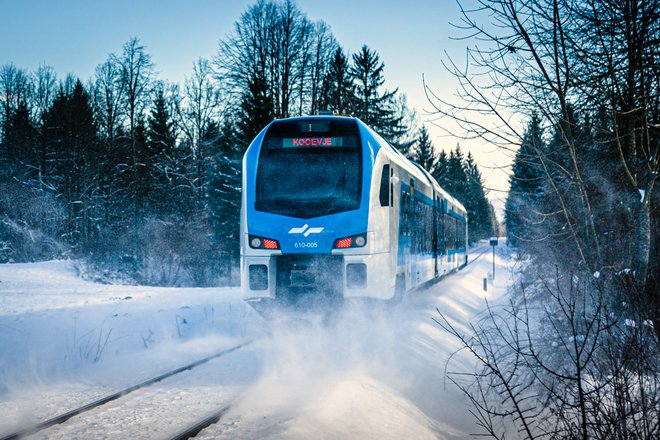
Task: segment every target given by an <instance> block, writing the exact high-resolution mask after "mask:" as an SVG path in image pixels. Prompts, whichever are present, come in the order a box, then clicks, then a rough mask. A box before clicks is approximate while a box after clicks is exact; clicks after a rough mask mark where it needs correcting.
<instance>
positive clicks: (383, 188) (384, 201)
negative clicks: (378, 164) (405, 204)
mask: <svg viewBox="0 0 660 440" xmlns="http://www.w3.org/2000/svg"><path fill="white" fill-rule="evenodd" d="M380 206H391V204H390V165H389V164H385V165H383V173H382V174H381V175H380Z"/></svg>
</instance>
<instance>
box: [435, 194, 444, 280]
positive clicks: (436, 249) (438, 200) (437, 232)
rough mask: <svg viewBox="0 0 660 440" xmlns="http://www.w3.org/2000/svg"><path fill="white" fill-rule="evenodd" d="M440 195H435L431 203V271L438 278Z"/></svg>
mask: <svg viewBox="0 0 660 440" xmlns="http://www.w3.org/2000/svg"><path fill="white" fill-rule="evenodd" d="M440 203H441V200H440V197H438V196H436V198H435V202H434V203H433V272H434V274H435V277H436V278H438V277H439V276H440V268H439V267H438V266H439V262H438V260H439V256H438V246H439V243H438V236H439V229H440V225H439V219H440V217H441V216H442V214H441V213H440Z"/></svg>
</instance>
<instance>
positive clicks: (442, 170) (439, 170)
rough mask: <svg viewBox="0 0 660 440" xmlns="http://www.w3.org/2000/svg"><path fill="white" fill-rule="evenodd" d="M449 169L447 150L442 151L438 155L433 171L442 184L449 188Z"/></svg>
mask: <svg viewBox="0 0 660 440" xmlns="http://www.w3.org/2000/svg"><path fill="white" fill-rule="evenodd" d="M448 170H449V157H447V153H446V152H445V150H442V151H440V154H439V155H438V160H437V162H436V165H435V169H434V170H433V172H432V173H431V175H432V176H433V178H434V179H435V180H436V181H437V182H438V183H439V184H440V186H441V187H443V188H448V184H447V173H448Z"/></svg>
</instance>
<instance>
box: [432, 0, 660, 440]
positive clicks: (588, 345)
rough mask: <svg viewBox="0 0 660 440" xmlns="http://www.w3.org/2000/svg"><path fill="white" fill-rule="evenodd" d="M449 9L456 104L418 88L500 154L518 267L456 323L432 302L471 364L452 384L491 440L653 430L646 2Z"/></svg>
mask: <svg viewBox="0 0 660 440" xmlns="http://www.w3.org/2000/svg"><path fill="white" fill-rule="evenodd" d="M459 4H460V5H461V16H460V17H459V18H458V19H457V20H456V22H455V23H454V24H455V27H456V30H457V34H458V35H460V36H459V37H457V38H464V39H465V40H466V41H468V52H467V61H466V62H464V61H463V60H455V59H451V58H447V59H446V60H445V66H446V67H447V69H448V70H449V71H450V72H451V73H452V75H453V77H454V78H455V79H456V81H457V83H458V88H457V90H458V92H457V98H456V99H451V98H447V97H443V96H438V95H437V94H434V93H433V91H432V90H429V96H430V99H431V100H432V102H434V106H435V109H436V111H437V114H438V116H439V121H440V123H442V121H451V122H454V123H456V125H457V126H458V128H457V129H455V130H454V131H453V132H452V134H454V135H461V136H464V137H470V138H475V139H480V140H481V141H483V142H484V143H487V144H489V145H494V146H497V148H500V149H503V150H505V151H508V152H509V154H510V155H511V157H512V158H513V168H512V173H511V177H510V191H509V194H508V197H507V201H506V206H505V224H506V231H507V236H508V244H509V245H510V246H512V248H513V249H515V252H516V253H517V257H518V265H519V273H518V274H517V275H516V280H515V282H514V285H513V286H512V288H511V290H510V298H509V299H508V301H507V302H506V303H505V304H497V305H495V304H488V305H487V306H488V312H487V313H486V314H485V317H483V318H482V319H481V320H479V321H478V322H475V323H474V325H473V326H472V327H471V329H470V332H467V333H465V332H462V331H460V330H459V329H456V328H452V327H451V324H449V322H448V321H447V320H445V319H443V318H442V311H440V318H439V319H438V323H439V324H440V325H441V326H443V327H444V328H445V329H447V330H448V331H450V332H451V333H453V334H454V335H455V336H456V337H457V338H459V339H460V340H461V341H462V343H463V348H464V349H465V350H468V351H470V352H471V353H472V354H474V355H475V356H476V358H477V359H478V362H479V367H478V368H477V370H475V372H474V374H472V375H471V376H470V377H469V379H466V378H465V377H459V376H457V375H455V376H453V380H454V381H455V383H457V384H458V385H459V386H460V387H461V388H462V389H463V390H464V391H465V393H466V395H467V396H468V397H469V398H470V399H471V401H472V402H473V404H474V414H475V417H476V418H477V420H478V423H479V424H480V425H481V426H482V427H483V428H484V430H485V432H486V433H487V434H488V435H489V436H491V437H493V438H570V439H577V438H580V439H587V438H597V439H651V438H658V436H660V426H659V422H658V420H659V417H658V416H659V408H660V379H659V378H660V371H659V365H660V350H659V344H658V336H659V335H660V327H659V326H660V249H659V247H658V238H659V237H660V208H659V203H658V202H659V201H660V195H659V194H658V191H657V187H656V184H657V182H658V172H659V171H660V157H659V153H660V77H659V75H658V73H659V72H660V2H658V1H652V0H617V1H610V0H578V1H564V0H531V1H514V0H479V1H475V2H467V1H459ZM450 376H451V375H450ZM507 428H508V429H507ZM512 433H513V434H512Z"/></svg>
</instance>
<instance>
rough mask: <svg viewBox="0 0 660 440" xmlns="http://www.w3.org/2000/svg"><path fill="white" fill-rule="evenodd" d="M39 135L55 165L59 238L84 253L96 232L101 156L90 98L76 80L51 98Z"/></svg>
mask: <svg viewBox="0 0 660 440" xmlns="http://www.w3.org/2000/svg"><path fill="white" fill-rule="evenodd" d="M43 136H44V143H45V148H46V149H47V150H48V151H49V152H51V153H52V156H53V159H54V162H55V163H54V166H53V173H54V177H53V181H54V186H55V188H56V192H57V194H58V197H59V198H60V199H61V200H62V202H63V204H64V207H65V219H64V221H63V226H62V227H63V231H62V236H63V237H65V239H66V241H67V242H68V243H69V244H70V245H71V246H72V247H73V248H74V249H75V248H77V249H80V250H88V249H89V248H90V247H91V246H92V245H93V242H94V240H95V238H96V235H97V233H98V230H99V224H98V223H97V222H98V221H99V220H100V216H99V211H100V210H101V209H102V205H103V201H102V200H101V199H100V197H99V194H100V191H99V188H100V186H101V179H100V173H99V170H100V163H101V162H102V161H103V157H102V154H101V150H100V148H99V142H98V139H97V134H96V125H95V123H94V115H93V111H92V107H91V105H90V98H89V95H88V93H87V91H86V90H85V88H84V86H83V85H82V83H81V82H80V80H76V81H75V82H74V84H73V86H72V89H71V91H70V92H68V93H67V92H66V91H65V90H64V89H61V90H60V92H59V93H58V95H57V97H56V98H55V99H54V101H53V104H52V106H51V107H50V109H49V110H48V111H47V112H46V113H45V115H44V122H43Z"/></svg>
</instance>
